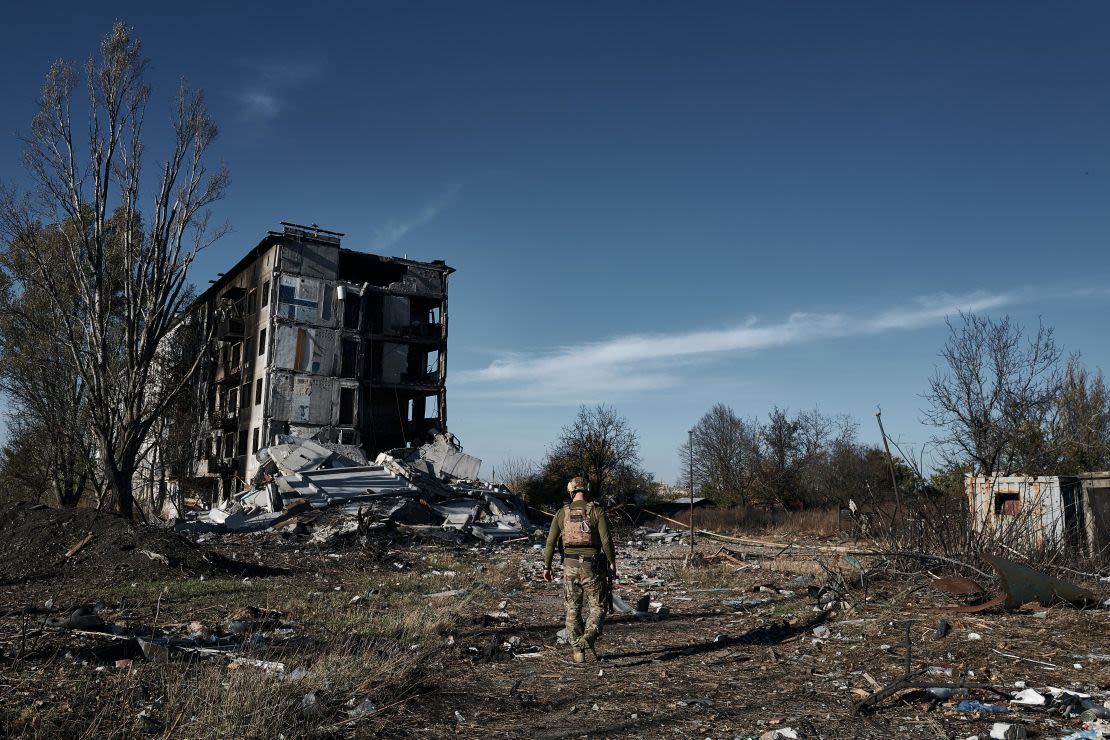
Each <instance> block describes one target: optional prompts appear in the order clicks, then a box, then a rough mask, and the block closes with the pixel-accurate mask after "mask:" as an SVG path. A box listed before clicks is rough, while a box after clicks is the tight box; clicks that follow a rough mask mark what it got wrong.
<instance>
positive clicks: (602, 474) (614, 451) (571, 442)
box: [549, 404, 640, 497]
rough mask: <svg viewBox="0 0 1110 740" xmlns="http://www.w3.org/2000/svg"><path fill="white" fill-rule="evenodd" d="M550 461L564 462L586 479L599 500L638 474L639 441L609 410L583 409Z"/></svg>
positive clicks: (618, 415)
mask: <svg viewBox="0 0 1110 740" xmlns="http://www.w3.org/2000/svg"><path fill="white" fill-rule="evenodd" d="M549 457H551V458H554V459H560V460H562V461H565V463H566V464H567V465H569V467H570V468H571V469H573V470H574V471H575V474H577V475H582V476H585V478H586V480H588V481H589V483H590V488H591V490H592V491H594V495H595V496H599V497H600V496H604V495H606V494H608V493H610V492H614V493H616V492H618V491H616V490H615V489H616V488H617V486H616V485H615V484H616V483H618V481H621V480H628V478H629V473H630V472H632V471H638V470H639V467H640V440H639V438H638V437H637V435H636V432H635V431H634V430H633V429H632V427H630V426H629V425H628V421H627V420H626V419H625V418H624V417H623V416H621V415H620V414H618V413H617V411H616V409H614V408H613V407H612V406H606V405H604V404H600V405H598V406H594V407H593V408H588V407H586V406H582V407H581V408H579V409H578V415H577V416H576V417H575V419H574V421H573V422H572V423H571V424H570V425H569V426H566V427H563V431H562V434H561V435H560V437H559V440H558V442H557V443H556V445H555V450H553V451H552V453H551V454H550V455H549Z"/></svg>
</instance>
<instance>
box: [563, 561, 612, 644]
mask: <svg viewBox="0 0 1110 740" xmlns="http://www.w3.org/2000/svg"><path fill="white" fill-rule="evenodd" d="M603 578H604V576H603V574H600V573H598V572H597V567H596V563H595V561H592V560H578V559H576V558H567V559H566V560H564V561H563V596H564V601H565V604H566V609H567V642H568V643H569V644H571V645H573V646H578V647H585V646H586V645H588V646H591V647H592V646H593V641H594V640H595V639H596V638H597V633H598V630H599V629H600V628H601V617H602V615H603V614H604V609H603V608H602V606H601V590H602V587H603V586H602V579H603ZM583 598H585V603H584V604H583ZM583 606H586V607H587V613H586V626H585V629H583V628H582V618H581V614H582V607H583Z"/></svg>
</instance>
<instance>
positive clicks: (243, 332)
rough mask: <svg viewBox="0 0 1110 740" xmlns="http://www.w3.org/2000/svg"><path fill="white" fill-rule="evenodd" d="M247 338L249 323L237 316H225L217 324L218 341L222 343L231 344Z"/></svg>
mask: <svg viewBox="0 0 1110 740" xmlns="http://www.w3.org/2000/svg"><path fill="white" fill-rule="evenodd" d="M246 336H247V322H246V321H245V320H244V319H241V318H238V317H235V316H225V317H223V318H221V319H220V320H219V321H218V322H217V323H216V339H217V340H219V341H221V342H231V341H235V340H238V339H245V338H246Z"/></svg>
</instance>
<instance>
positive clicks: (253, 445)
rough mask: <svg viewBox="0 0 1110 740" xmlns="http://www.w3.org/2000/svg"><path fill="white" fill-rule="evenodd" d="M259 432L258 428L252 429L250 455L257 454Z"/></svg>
mask: <svg viewBox="0 0 1110 740" xmlns="http://www.w3.org/2000/svg"><path fill="white" fill-rule="evenodd" d="M259 432H260V430H259V428H258V427H255V428H254V436H253V439H252V440H251V454H254V453H255V452H258V435H259Z"/></svg>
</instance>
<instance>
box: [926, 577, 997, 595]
mask: <svg viewBox="0 0 1110 740" xmlns="http://www.w3.org/2000/svg"><path fill="white" fill-rule="evenodd" d="M929 585H930V586H932V587H933V588H935V589H937V590H938V591H943V592H944V593H946V594H952V595H953V596H977V595H979V594H982V593H986V589H985V588H983V587H982V586H980V585H979V584H978V583H976V582H975V581H973V580H971V579H970V578H967V577H966V576H945V577H943V578H938V579H936V580H935V581H932V582H930V583H929Z"/></svg>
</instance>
